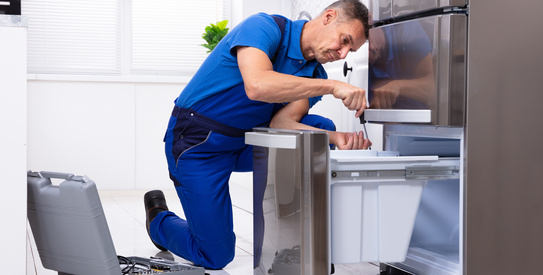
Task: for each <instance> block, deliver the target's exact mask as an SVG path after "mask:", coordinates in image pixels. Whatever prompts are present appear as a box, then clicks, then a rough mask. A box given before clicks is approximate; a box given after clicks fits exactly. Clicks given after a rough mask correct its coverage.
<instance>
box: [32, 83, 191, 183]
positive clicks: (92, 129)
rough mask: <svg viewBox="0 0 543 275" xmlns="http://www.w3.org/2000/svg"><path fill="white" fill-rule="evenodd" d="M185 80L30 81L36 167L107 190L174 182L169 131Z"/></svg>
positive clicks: (34, 162)
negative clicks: (87, 179)
mask: <svg viewBox="0 0 543 275" xmlns="http://www.w3.org/2000/svg"><path fill="white" fill-rule="evenodd" d="M183 87H184V84H180V83H172V84H167V83H166V84H164V83H146V82H143V83H139V82H132V83H124V82H100V81H52V80H42V81H28V169H30V170H34V171H43V170H49V171H57V172H69V173H74V174H77V175H87V176H89V177H90V178H91V179H93V180H94V181H95V182H96V184H97V186H98V188H100V189H150V188H167V187H171V183H170V180H169V177H168V171H167V166H166V160H165V156H164V149H163V148H164V147H163V142H162V139H163V136H164V133H165V131H166V126H167V123H168V119H169V116H170V113H171V110H172V107H173V100H174V99H175V98H176V97H177V96H178V95H179V93H180V92H181V90H182V88H183Z"/></svg>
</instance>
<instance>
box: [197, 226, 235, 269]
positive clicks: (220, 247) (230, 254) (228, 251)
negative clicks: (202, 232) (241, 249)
mask: <svg viewBox="0 0 543 275" xmlns="http://www.w3.org/2000/svg"><path fill="white" fill-rule="evenodd" d="M235 249H236V236H235V235H234V234H232V235H231V236H230V237H228V238H226V239H223V240H221V241H218V242H211V243H206V244H204V245H201V246H200V250H201V252H202V254H203V256H204V258H205V260H204V263H202V264H201V265H202V266H203V267H205V268H208V269H221V268H224V267H225V266H226V265H227V264H229V263H230V262H232V260H233V259H234V256H235Z"/></svg>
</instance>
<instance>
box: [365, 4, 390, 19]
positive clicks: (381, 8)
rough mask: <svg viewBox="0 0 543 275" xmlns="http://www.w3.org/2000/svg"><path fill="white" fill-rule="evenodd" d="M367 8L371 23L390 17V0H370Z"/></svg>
mask: <svg viewBox="0 0 543 275" xmlns="http://www.w3.org/2000/svg"><path fill="white" fill-rule="evenodd" d="M368 10H369V11H370V14H371V15H372V18H371V19H370V20H372V22H371V23H376V22H379V21H384V20H387V19H390V18H392V0H370V1H369V5H368Z"/></svg>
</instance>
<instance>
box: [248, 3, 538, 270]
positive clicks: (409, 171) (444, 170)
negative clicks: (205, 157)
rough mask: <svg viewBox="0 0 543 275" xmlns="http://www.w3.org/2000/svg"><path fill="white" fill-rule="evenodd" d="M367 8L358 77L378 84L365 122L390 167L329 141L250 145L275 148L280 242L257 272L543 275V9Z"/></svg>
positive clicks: (265, 133) (270, 213)
mask: <svg viewBox="0 0 543 275" xmlns="http://www.w3.org/2000/svg"><path fill="white" fill-rule="evenodd" d="M369 8H370V11H371V12H372V18H373V21H372V28H371V29H370V38H369V64H368V69H367V71H366V72H360V71H357V70H353V71H352V72H350V73H351V74H360V73H367V75H368V95H369V100H370V105H371V109H369V110H366V112H365V119H366V120H368V121H369V122H372V123H377V124H380V125H383V128H382V129H383V137H384V152H382V154H384V155H379V154H381V152H379V153H375V155H367V154H366V153H365V152H361V151H354V152H350V153H345V152H337V151H328V150H327V149H328V148H327V147H326V140H325V139H323V137H322V136H321V135H322V134H320V133H313V132H306V131H298V132H295V133H293V132H289V131H286V132H285V131H281V130H275V129H258V130H256V131H255V133H251V134H249V136H248V139H247V140H246V142H247V143H249V144H253V145H255V148H268V149H264V152H265V153H264V154H261V155H260V156H261V157H262V156H263V157H262V158H260V160H262V159H265V160H266V161H264V162H261V163H260V167H261V168H262V167H264V168H265V169H264V170H262V169H258V167H259V166H258V165H257V164H256V163H255V176H259V175H261V176H262V175H264V174H265V177H266V179H265V181H266V182H267V183H268V188H269V189H268V190H266V194H265V195H264V205H263V211H264V217H265V219H266V223H265V224H266V225H265V226H266V230H268V233H270V232H272V233H271V234H272V235H267V236H266V237H265V238H264V243H263V250H262V251H263V252H262V253H263V256H262V259H261V262H260V264H262V265H263V266H265V269H266V270H267V271H268V273H269V274H330V273H332V272H333V264H338V263H357V262H373V263H379V265H380V269H381V274H431V275H435V274H538V273H540V271H539V269H540V268H539V267H538V264H539V261H540V260H541V259H543V252H542V247H543V236H541V232H543V199H542V198H541V194H543V178H542V177H541V175H539V173H538V172H539V171H540V170H541V169H543V159H542V158H541V156H542V155H543V144H542V142H541V141H540V140H541V138H540V137H542V136H543V135H542V134H543V122H542V121H541V118H543V103H542V102H543V89H542V88H541V87H540V83H541V81H540V79H543V73H542V71H543V70H542V69H540V68H539V67H540V66H541V64H543V53H542V52H541V46H540V45H541V44H542V42H543V32H541V31H540V30H539V26H541V25H542V24H543V17H542V16H540V14H539V13H540V12H539V11H540V10H542V8H543V2H539V1H505V0H497V1H486V2H484V3H483V1H477V0H471V1H470V0H449V1H438V0H434V1H431V0H373V1H371V2H370V5H369ZM287 140H290V141H289V142H287ZM315 141H319V142H318V144H319V146H318V147H315V146H314V145H313V144H314V143H313V142H315ZM284 142H287V143H284ZM285 144H287V145H285ZM288 144H290V145H288ZM293 144H294V145H293ZM285 146H286V147H285ZM270 148H271V149H270ZM274 148H275V149H274ZM256 152H263V151H262V150H261V149H257V150H256ZM313 155H318V156H319V157H318V158H313ZM323 158H325V159H326V160H327V161H323ZM255 159H259V158H256V157H255ZM314 160H315V161H314ZM262 163H265V164H262ZM398 164H401V165H400V166H397V165H398ZM258 171H260V172H262V171H264V173H259V172H258ZM417 190H418V191H417ZM404 200H405V201H404ZM406 209H411V210H413V211H411V210H410V211H406ZM404 210H405V211H404ZM255 211H256V210H255ZM268 226H271V228H270V229H268ZM255 273H256V272H255Z"/></svg>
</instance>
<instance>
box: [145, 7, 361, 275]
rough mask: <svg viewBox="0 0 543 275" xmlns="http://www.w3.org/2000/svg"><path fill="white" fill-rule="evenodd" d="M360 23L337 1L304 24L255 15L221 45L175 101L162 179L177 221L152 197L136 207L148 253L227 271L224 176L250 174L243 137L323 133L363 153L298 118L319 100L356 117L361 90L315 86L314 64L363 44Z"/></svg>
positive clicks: (345, 136)
mask: <svg viewBox="0 0 543 275" xmlns="http://www.w3.org/2000/svg"><path fill="white" fill-rule="evenodd" d="M367 17H368V12H367V9H366V7H365V6H364V5H363V4H361V3H360V2H359V1H358V0H341V1H338V2H336V3H334V4H332V5H330V6H329V7H328V8H326V9H325V10H324V11H323V12H322V14H321V15H320V16H319V17H318V18H315V19H314V20H312V21H310V22H306V21H302V20H300V21H294V22H292V21H290V20H288V19H286V18H284V17H279V16H276V17H272V16H270V15H267V14H263V13H260V14H257V15H254V16H251V17H249V18H247V19H246V20H244V21H243V22H242V23H240V24H239V25H238V26H237V27H236V28H234V29H233V30H232V31H231V32H230V33H229V34H228V35H227V36H225V37H224V38H223V40H222V41H221V42H220V43H219V44H218V45H217V47H216V48H215V49H214V50H213V52H211V53H210V55H209V56H208V58H207V59H206V60H205V61H204V63H203V64H202V66H201V68H200V69H199V70H198V72H197V73H196V74H195V76H194V77H193V78H192V80H191V81H190V82H189V83H188V84H187V86H186V87H185V89H184V90H183V92H182V93H181V95H180V96H179V97H178V98H177V100H176V104H175V107H174V111H173V113H172V117H171V118H170V123H169V126H168V130H167V133H166V136H165V143H166V156H167V159H168V167H169V172H170V178H171V179H172V181H173V182H174V185H175V188H176V190H177V194H178V196H179V198H180V201H181V204H182V205H183V210H184V213H185V216H186V218H187V220H183V219H181V218H179V217H178V216H176V215H175V214H174V213H172V212H170V211H167V210H168V208H167V206H166V202H165V200H164V196H163V194H162V192H161V191H158V190H155V191H150V192H148V193H147V194H146V195H145V198H144V200H145V208H146V211H147V213H146V214H147V229H148V232H149V235H150V237H151V239H152V240H153V243H155V245H156V246H157V247H158V248H160V249H164V250H165V249H167V250H170V251H171V252H173V253H175V254H176V255H179V256H181V257H183V258H185V259H187V260H189V261H192V262H194V263H195V264H196V265H200V266H203V267H205V268H209V269H220V268H223V267H224V266H226V265H227V264H228V263H229V262H231V261H232V259H233V258H234V249H235V235H234V232H233V225H232V203H231V201H230V195H229V191H228V180H229V177H230V175H231V173H232V172H233V171H240V172H241V171H252V147H251V146H247V145H245V143H244V133H245V132H246V131H250V130H251V129H252V128H253V127H257V126H270V127H274V128H286V129H313V130H315V129H325V130H327V131H328V134H329V139H330V143H331V144H334V145H335V146H336V147H337V148H339V149H366V148H368V146H369V145H370V142H369V140H368V139H364V136H363V134H362V133H342V132H335V131H334V130H335V126H334V125H333V123H331V121H330V120H328V119H325V118H322V117H320V116H314V115H307V112H308V110H309V108H310V107H311V106H312V105H313V104H315V103H316V102H317V101H318V100H320V97H321V96H322V95H324V94H332V95H333V96H334V97H336V98H338V99H340V100H342V101H343V103H344V105H345V106H346V107H347V108H349V109H350V110H356V116H360V115H361V114H362V112H363V111H364V109H365V108H366V98H365V91H364V90H363V89H361V88H358V87H354V86H352V85H349V84H347V83H343V82H340V81H336V80H328V79H325V78H326V77H327V76H326V72H325V71H324V69H323V68H322V66H321V64H323V63H327V62H330V61H335V60H338V59H343V58H345V57H346V56H347V53H348V52H349V51H356V50H358V49H359V48H360V47H361V46H362V44H364V43H365V41H366V38H367V35H368V34H367V33H368V18H367ZM283 24H284V26H283V27H281V25H283Z"/></svg>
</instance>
